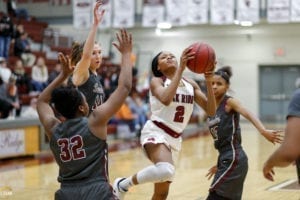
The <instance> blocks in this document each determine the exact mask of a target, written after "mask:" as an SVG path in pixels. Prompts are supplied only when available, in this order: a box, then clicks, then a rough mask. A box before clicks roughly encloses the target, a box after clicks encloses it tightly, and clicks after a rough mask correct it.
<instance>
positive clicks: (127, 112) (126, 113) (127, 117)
mask: <svg viewBox="0 0 300 200" xmlns="http://www.w3.org/2000/svg"><path fill="white" fill-rule="evenodd" d="M114 119H115V120H116V123H117V125H118V126H119V127H123V126H124V125H125V127H128V128H129V130H128V133H127V134H130V135H128V137H131V136H133V135H134V136H136V135H135V131H136V129H135V125H136V124H135V122H136V115H135V114H134V113H133V112H132V111H131V109H130V107H129V99H128V98H127V99H126V101H125V102H124V103H123V105H122V107H121V108H120V109H119V110H118V112H117V113H116V114H115V116H114ZM122 130H123V128H122ZM123 131H124V130H123ZM132 133H134V134H132ZM122 137H123V138H126V137H127V136H122Z"/></svg>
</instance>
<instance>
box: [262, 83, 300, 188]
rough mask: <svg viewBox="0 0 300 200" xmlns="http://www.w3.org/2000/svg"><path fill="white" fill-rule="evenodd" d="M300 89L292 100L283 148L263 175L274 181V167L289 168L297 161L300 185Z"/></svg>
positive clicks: (267, 162)
mask: <svg viewBox="0 0 300 200" xmlns="http://www.w3.org/2000/svg"><path fill="white" fill-rule="evenodd" d="M299 102H300V88H298V89H297V90H296V91H295V92H294V94H293V97H292V99H291V102H290V104H289V107H288V114H287V124H286V128H285V138H284V140H283V143H282V144H281V146H280V147H279V148H278V149H277V150H276V151H275V152H274V153H273V154H272V155H271V156H270V157H269V158H268V160H267V161H266V163H265V165H264V168H263V174H264V176H265V178H266V179H268V180H270V181H274V178H273V176H274V174H275V173H274V171H273V168H274V167H287V166H288V165H290V164H291V163H293V162H294V161H296V167H297V175H298V182H299V184H300V103H299Z"/></svg>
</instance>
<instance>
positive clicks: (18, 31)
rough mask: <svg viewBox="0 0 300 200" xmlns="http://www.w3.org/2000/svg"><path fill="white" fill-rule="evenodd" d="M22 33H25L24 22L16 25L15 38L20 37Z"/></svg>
mask: <svg viewBox="0 0 300 200" xmlns="http://www.w3.org/2000/svg"><path fill="white" fill-rule="evenodd" d="M22 33H25V30H24V26H23V24H18V25H17V26H16V31H15V35H14V38H15V40H16V39H18V38H20V37H21V35H22Z"/></svg>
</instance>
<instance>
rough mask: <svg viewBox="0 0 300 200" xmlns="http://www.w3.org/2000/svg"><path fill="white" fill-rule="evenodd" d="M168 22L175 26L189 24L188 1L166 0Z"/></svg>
mask: <svg viewBox="0 0 300 200" xmlns="http://www.w3.org/2000/svg"><path fill="white" fill-rule="evenodd" d="M166 11H167V22H169V23H171V24H172V25H173V26H184V25H187V17H186V16H187V6H186V1H182V0H166Z"/></svg>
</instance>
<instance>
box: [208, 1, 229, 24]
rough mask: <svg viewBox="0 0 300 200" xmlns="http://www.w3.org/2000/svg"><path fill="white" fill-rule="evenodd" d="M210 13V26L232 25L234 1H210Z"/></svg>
mask: <svg viewBox="0 0 300 200" xmlns="http://www.w3.org/2000/svg"><path fill="white" fill-rule="evenodd" d="M210 12H211V23H212V24H216V25H222V24H233V22H234V0H226V1H224V0H211V2H210Z"/></svg>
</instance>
